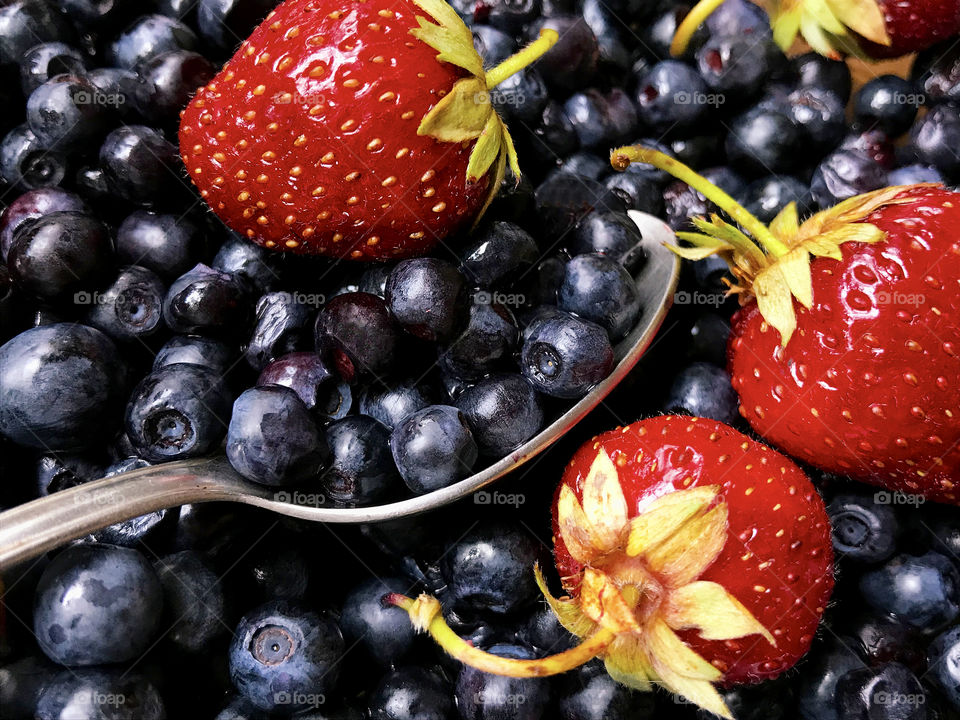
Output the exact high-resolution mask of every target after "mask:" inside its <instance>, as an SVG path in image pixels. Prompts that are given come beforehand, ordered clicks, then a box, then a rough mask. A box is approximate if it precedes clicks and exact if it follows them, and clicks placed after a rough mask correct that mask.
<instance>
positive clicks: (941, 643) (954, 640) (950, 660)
mask: <svg viewBox="0 0 960 720" xmlns="http://www.w3.org/2000/svg"><path fill="white" fill-rule="evenodd" d="M927 658H928V660H929V666H930V673H931V674H932V675H933V679H934V680H935V681H936V682H937V683H939V685H940V688H941V689H942V690H943V691H944V693H945V694H946V697H947V699H948V700H949V701H950V703H951V705H953V707H954V709H957V710H960V626H956V627H953V628H950V629H949V630H946V631H944V632H942V633H941V634H940V635H938V636H937V637H936V638H934V640H933V642H932V643H930V649H929V650H928V652H927Z"/></svg>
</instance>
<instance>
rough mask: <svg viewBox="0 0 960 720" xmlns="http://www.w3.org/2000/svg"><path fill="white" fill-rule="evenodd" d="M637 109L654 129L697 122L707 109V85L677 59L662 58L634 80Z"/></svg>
mask: <svg viewBox="0 0 960 720" xmlns="http://www.w3.org/2000/svg"><path fill="white" fill-rule="evenodd" d="M636 98H637V113H638V115H639V116H640V120H641V121H642V122H643V123H644V124H646V125H647V126H649V127H651V128H653V129H654V130H656V131H657V132H663V131H666V130H668V129H671V128H674V127H679V128H689V127H692V126H694V125H696V124H697V123H699V122H700V121H701V120H702V119H703V118H704V116H705V115H706V114H707V113H708V112H709V110H710V105H709V104H708V97H707V86H706V84H705V83H704V81H703V78H701V77H700V75H698V74H697V71H696V70H694V69H693V68H691V67H690V66H689V65H687V64H686V63H683V62H680V61H679V60H662V61H661V62H658V63H657V64H656V65H654V66H653V67H652V68H650V69H649V70H648V71H647V73H646V74H645V75H644V76H643V77H641V78H640V79H639V80H638V81H637V90H636Z"/></svg>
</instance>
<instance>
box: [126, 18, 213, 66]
mask: <svg viewBox="0 0 960 720" xmlns="http://www.w3.org/2000/svg"><path fill="white" fill-rule="evenodd" d="M197 46H198V42H197V36H196V35H194V33H193V30H191V29H190V28H189V27H187V26H186V25H184V24H183V23H182V22H180V21H179V20H174V19H173V18H169V17H166V16H164V15H143V16H142V17H141V18H140V19H139V20H137V21H136V23H134V24H133V25H132V26H131V27H130V28H128V29H127V30H126V31H124V32H123V34H121V35H120V36H119V37H118V38H117V39H116V41H115V42H114V43H113V46H112V47H111V48H110V52H111V55H112V57H113V62H114V64H115V65H117V66H118V67H122V68H126V69H127V70H137V69H138V68H139V66H140V65H141V64H143V63H146V62H147V61H148V60H151V59H153V58H155V57H157V55H162V54H163V53H165V52H171V51H173V50H195V49H196V48H197Z"/></svg>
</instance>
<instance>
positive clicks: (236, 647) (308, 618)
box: [229, 601, 344, 712]
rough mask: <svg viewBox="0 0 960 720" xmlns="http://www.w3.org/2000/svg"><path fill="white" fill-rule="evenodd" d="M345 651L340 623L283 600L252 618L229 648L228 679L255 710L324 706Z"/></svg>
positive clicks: (240, 627)
mask: <svg viewBox="0 0 960 720" xmlns="http://www.w3.org/2000/svg"><path fill="white" fill-rule="evenodd" d="M343 650H344V643H343V636H342V635H341V634H340V628H338V627H337V625H336V623H335V622H333V620H331V619H330V618H328V617H326V616H325V615H321V614H318V613H315V612H312V611H310V610H307V609H304V608H301V607H298V606H296V605H292V604H290V603H287V602H284V601H275V602H270V603H267V604H266V605H263V606H261V607H259V608H257V609H256V610H254V611H252V612H250V613H248V614H247V615H246V616H245V617H244V618H243V619H242V620H241V621H240V624H239V625H238V626H237V630H236V632H235V633H234V636H233V642H232V643H231V645H230V655H229V658H230V679H231V680H232V681H233V684H234V686H235V687H236V688H237V690H238V691H239V692H240V693H241V694H243V695H244V696H246V698H247V699H248V700H250V701H251V702H252V703H253V704H254V705H256V706H257V707H259V708H261V709H263V710H268V711H273V710H281V711H284V712H290V711H292V710H293V711H295V710H298V709H305V708H307V707H310V706H311V705H313V706H316V704H318V702H323V699H324V696H326V695H327V694H329V693H330V691H331V690H332V689H333V687H334V686H335V685H336V682H337V678H338V676H339V674H340V667H339V664H338V660H339V659H340V656H341V655H342V653H343Z"/></svg>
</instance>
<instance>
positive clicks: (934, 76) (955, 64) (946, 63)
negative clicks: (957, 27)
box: [910, 40, 960, 105]
mask: <svg viewBox="0 0 960 720" xmlns="http://www.w3.org/2000/svg"><path fill="white" fill-rule="evenodd" d="M910 80H912V81H913V83H914V87H916V88H917V89H918V90H919V91H920V92H922V93H923V95H924V97H925V99H926V102H927V104H928V105H935V104H937V103H941V102H951V103H953V104H954V105H957V104H960V47H957V45H956V43H954V42H952V41H951V40H945V41H944V42H942V43H940V44H939V45H934V46H933V47H932V48H929V49H927V50H924V51H922V52H920V53H919V54H918V55H917V57H916V59H915V60H914V62H913V67H912V68H911V69H910Z"/></svg>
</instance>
